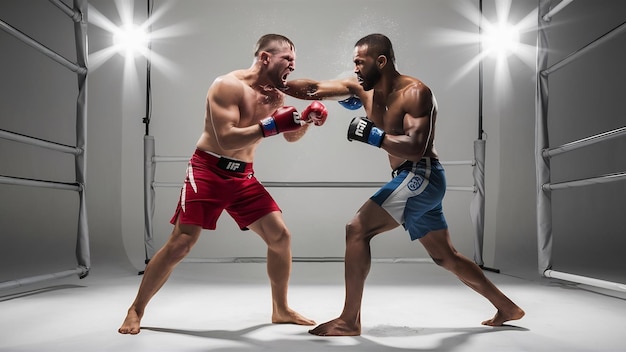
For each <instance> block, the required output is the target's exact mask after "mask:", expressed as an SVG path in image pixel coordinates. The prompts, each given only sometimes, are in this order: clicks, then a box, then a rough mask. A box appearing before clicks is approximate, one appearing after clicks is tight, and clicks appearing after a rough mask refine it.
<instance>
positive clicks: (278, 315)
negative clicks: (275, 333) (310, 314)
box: [272, 308, 315, 325]
mask: <svg viewBox="0 0 626 352" xmlns="http://www.w3.org/2000/svg"><path fill="white" fill-rule="evenodd" d="M272 323H274V324H296V325H315V321H313V320H311V319H308V318H305V317H303V316H302V315H300V314H298V313H296V312H294V311H293V310H291V309H289V308H287V310H286V311H284V312H276V311H275V312H274V313H272Z"/></svg>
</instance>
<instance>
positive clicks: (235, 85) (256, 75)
mask: <svg viewBox="0 0 626 352" xmlns="http://www.w3.org/2000/svg"><path fill="white" fill-rule="evenodd" d="M254 56H255V60H254V62H253V64H252V66H251V67H250V68H248V69H244V70H237V71H233V72H230V73H228V74H226V75H224V76H221V77H218V78H217V79H216V80H215V81H214V82H213V84H212V85H211V87H210V88H209V91H208V95H207V103H206V116H205V126H204V131H203V132H202V135H201V136H200V139H199V140H198V143H197V145H196V146H197V149H196V151H195V153H194V155H193V156H192V158H191V160H190V162H189V166H188V167H187V177H186V179H185V184H184V185H183V188H182V190H181V195H180V201H179V203H178V206H177V209H176V212H175V214H174V216H173V218H172V220H171V222H172V224H173V225H174V229H173V231H172V234H171V236H170V238H169V240H168V241H167V243H166V244H165V245H164V246H163V247H162V248H161V249H160V250H159V251H158V252H157V253H156V254H155V255H154V257H153V258H152V259H151V260H150V262H149V263H148V265H147V267H146V270H145V273H144V276H143V280H142V282H141V285H140V286H139V291H138V293H137V297H136V298H135V300H134V302H133V303H132V305H131V306H130V308H129V309H128V315H127V316H126V319H125V320H124V323H123V324H122V326H121V327H120V328H119V330H118V331H119V332H120V333H122V334H138V333H139V331H140V324H141V318H142V316H143V314H144V310H145V307H146V305H147V304H148V302H149V301H150V299H151V298H152V297H153V296H154V295H155V294H156V293H157V291H158V290H159V289H160V288H161V286H162V285H163V284H164V283H165V281H167V279H168V277H169V276H170V274H171V272H172V270H173V269H174V267H175V266H176V265H177V264H178V263H179V262H180V261H181V260H182V259H183V258H184V257H185V256H186V255H187V253H189V251H190V250H191V248H192V247H193V245H194V244H195V243H196V241H197V240H198V238H199V236H200V233H201V232H202V229H209V230H215V227H216V221H217V219H218V217H219V216H220V214H221V212H222V211H223V210H226V211H227V212H228V213H229V215H231V216H232V217H233V219H234V220H235V221H236V222H237V224H238V225H239V227H240V228H241V229H242V230H244V229H250V230H252V231H254V232H256V233H257V234H258V235H259V236H261V238H262V239H263V240H264V241H265V243H266V244H267V248H268V250H267V271H268V275H269V278H270V283H271V290H272V322H273V323H292V324H299V325H313V324H315V322H314V321H313V320H310V319H307V318H305V317H303V316H302V315H300V314H299V313H297V312H295V311H293V310H292V309H291V308H290V307H289V305H288V304H287V286H288V281H289V275H290V272H291V259H292V258H291V237H290V236H291V235H290V233H289V230H288V229H287V226H286V225H285V222H284V220H283V217H282V214H281V212H280V208H279V207H278V205H277V204H276V202H275V201H274V200H273V199H272V197H271V196H270V195H269V193H268V192H267V191H266V190H265V188H264V187H263V186H262V185H261V184H260V183H259V182H258V181H257V179H256V178H255V177H254V171H253V168H252V162H253V160H254V153H255V151H256V147H257V146H258V145H259V143H260V142H261V140H263V138H264V137H269V136H273V135H276V134H279V133H283V136H284V137H285V139H286V140H287V141H290V142H294V141H297V140H298V139H300V138H301V137H302V136H303V135H304V133H305V132H306V130H307V129H308V127H309V125H310V123H314V124H315V125H318V126H319V125H322V124H323V123H324V121H325V120H326V116H327V111H326V108H325V107H324V105H323V104H321V103H320V102H317V101H316V102H313V103H312V104H311V105H309V106H308V107H307V108H306V109H305V110H304V111H303V113H302V114H299V113H298V112H297V111H296V109H295V108H293V107H287V106H283V103H284V95H283V93H282V92H281V91H280V89H284V88H285V87H286V86H285V84H286V79H287V76H288V75H289V73H291V72H292V71H293V70H294V69H295V60H296V54H295V47H294V44H293V42H291V40H289V39H288V38H286V37H284V36H281V35H277V34H267V35H264V36H262V37H261V38H260V39H259V40H258V42H257V45H256V50H255V53H254Z"/></svg>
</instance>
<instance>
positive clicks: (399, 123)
mask: <svg viewBox="0 0 626 352" xmlns="http://www.w3.org/2000/svg"><path fill="white" fill-rule="evenodd" d="M366 111H367V116H368V117H369V119H370V120H372V122H374V124H375V125H376V126H377V127H378V128H381V129H383V130H384V131H385V132H386V133H389V134H392V135H399V134H404V128H403V121H404V115H405V114H404V111H403V109H402V107H401V105H400V104H399V102H397V101H395V100H383V99H378V100H377V99H373V100H372V103H371V105H370V106H369V107H367V108H366Z"/></svg>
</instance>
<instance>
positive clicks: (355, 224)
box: [346, 219, 368, 243]
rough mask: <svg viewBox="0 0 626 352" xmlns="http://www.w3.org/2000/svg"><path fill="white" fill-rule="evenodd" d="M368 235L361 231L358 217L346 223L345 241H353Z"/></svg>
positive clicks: (360, 239)
mask: <svg viewBox="0 0 626 352" xmlns="http://www.w3.org/2000/svg"><path fill="white" fill-rule="evenodd" d="M367 237H368V236H367V234H366V233H365V232H364V231H363V226H362V225H361V224H360V222H359V221H358V219H352V220H350V222H348V223H347V224H346V243H348V242H354V241H362V240H364V239H366V238H367Z"/></svg>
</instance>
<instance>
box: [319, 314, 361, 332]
mask: <svg viewBox="0 0 626 352" xmlns="http://www.w3.org/2000/svg"><path fill="white" fill-rule="evenodd" d="M309 333H310V334H313V335H317V336H359V335H361V326H360V325H359V326H357V325H353V326H350V325H349V324H348V323H346V322H345V321H343V320H341V319H339V318H337V319H334V320H331V321H329V322H326V323H324V324H320V325H318V326H317V327H316V328H315V329H312V330H309Z"/></svg>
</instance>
